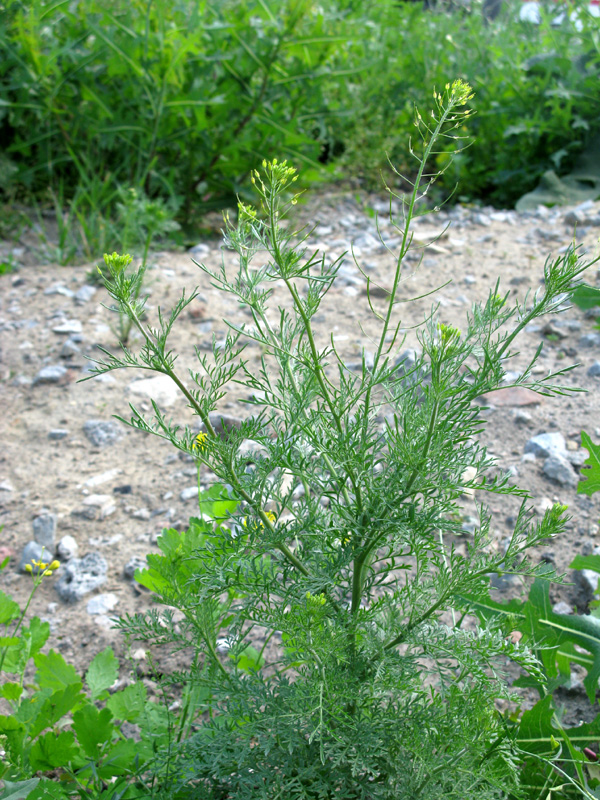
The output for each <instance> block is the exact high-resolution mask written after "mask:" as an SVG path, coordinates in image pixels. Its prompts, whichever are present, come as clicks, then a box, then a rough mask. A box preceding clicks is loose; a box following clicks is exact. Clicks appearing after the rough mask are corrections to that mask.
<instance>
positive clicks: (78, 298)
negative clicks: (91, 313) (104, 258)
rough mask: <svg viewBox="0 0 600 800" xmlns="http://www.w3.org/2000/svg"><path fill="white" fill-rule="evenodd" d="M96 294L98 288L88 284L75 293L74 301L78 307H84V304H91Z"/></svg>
mask: <svg viewBox="0 0 600 800" xmlns="http://www.w3.org/2000/svg"><path fill="white" fill-rule="evenodd" d="M95 294H96V287H95V286H90V285H89V284H87V283H86V284H84V285H83V286H81V287H80V288H79V289H78V290H77V291H76V292H75V294H74V295H73V299H74V300H75V302H76V303H77V304H78V305H83V304H84V303H89V301H90V300H91V299H92V297H93V296H94V295H95Z"/></svg>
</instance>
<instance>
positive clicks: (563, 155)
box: [0, 0, 600, 261]
mask: <svg viewBox="0 0 600 800" xmlns="http://www.w3.org/2000/svg"><path fill="white" fill-rule="evenodd" d="M517 6H518V4H517V5H515V4H514V3H512V4H511V3H508V4H507V5H506V6H505V8H504V10H503V12H502V14H501V16H500V17H499V18H498V19H496V20H494V21H493V22H491V23H486V21H485V19H484V17H483V15H482V12H481V7H480V6H479V5H477V4H474V5H473V7H472V8H471V9H460V8H459V9H456V8H455V9H448V7H447V6H440V7H439V8H437V9H434V10H431V9H430V10H426V9H423V8H422V6H421V4H420V3H400V2H397V0H394V2H392V0H381V2H378V3H362V2H356V0H321V2H315V1H314V0H278V2H273V0H195V2H188V0H153V2H147V0H132V2H129V3H122V2H120V0H88V2H85V3H74V2H71V0H58V2H56V0H27V2H23V0H5V1H4V3H2V4H0V47H1V48H2V52H3V59H2V63H1V64H0V97H1V98H2V99H1V100H0V195H1V197H2V198H3V201H4V203H5V204H6V205H8V204H11V207H14V202H15V201H21V202H22V203H24V204H25V205H27V206H29V207H31V206H32V204H36V205H37V207H38V209H39V210H41V211H44V210H45V211H47V210H48V209H51V210H54V211H55V212H56V216H57V221H58V223H59V228H60V234H61V239H62V244H61V252H60V254H59V258H60V260H63V261H68V260H70V259H71V260H72V259H73V258H76V257H79V256H81V255H84V256H85V257H87V258H94V257H97V256H98V255H100V254H101V252H102V251H103V250H106V249H109V247H114V244H113V240H114V237H113V233H114V230H115V229H114V228H113V224H114V223H115V222H117V221H118V223H119V228H122V227H123V223H122V219H120V218H119V207H121V208H122V207H123V205H124V198H126V197H128V194H127V193H128V192H129V191H130V190H131V189H133V190H134V191H135V192H136V194H137V197H138V198H139V199H140V202H143V201H144V200H148V201H159V202H160V210H161V213H163V215H164V213H165V212H166V213H167V214H168V216H170V218H171V219H176V220H177V221H178V222H179V223H181V224H183V226H184V230H183V233H182V234H180V236H181V237H182V239H183V241H185V240H186V237H192V238H193V235H192V231H194V230H197V225H198V222H199V220H200V219H201V216H202V214H203V213H205V212H206V211H207V210H208V209H220V208H223V207H225V206H235V198H236V196H241V197H242V198H244V197H245V198H246V199H249V197H250V196H251V195H252V191H251V184H250V182H249V175H250V171H251V170H252V169H253V168H256V167H257V166H258V163H259V160H261V159H262V158H263V157H264V156H265V155H266V156H277V157H280V158H281V157H287V158H289V159H290V160H292V161H293V162H294V163H296V164H298V165H302V167H303V169H302V174H303V178H304V180H305V181H306V182H307V183H314V181H315V179H317V178H319V179H324V178H332V177H333V178H334V177H335V176H336V174H338V169H339V170H343V174H344V175H346V176H348V175H350V176H351V177H353V178H355V179H356V180H358V181H359V182H360V185H362V186H363V187H365V188H371V186H375V185H379V170H380V169H381V168H382V167H383V168H385V167H386V159H387V156H389V157H390V159H391V160H392V161H393V162H394V164H395V165H396V166H397V167H398V168H399V169H400V171H403V170H408V172H409V174H410V172H411V171H412V172H414V169H415V165H414V162H413V161H412V160H411V157H410V154H409V150H408V146H407V142H408V137H409V135H410V134H411V133H414V127H413V110H414V106H415V104H416V105H419V107H420V108H423V109H427V108H428V106H429V104H430V97H431V87H432V86H437V87H439V88H441V87H443V86H444V85H445V84H446V83H448V82H449V81H450V82H451V81H452V80H454V79H455V78H462V79H464V80H466V81H468V82H469V83H470V84H471V85H472V86H473V87H474V89H475V100H474V108H475V110H476V112H477V114H476V116H475V119H474V122H473V124H472V126H470V129H469V133H470V134H472V135H473V138H474V141H475V143H474V145H473V147H471V148H470V149H469V150H467V151H466V152H465V153H463V154H462V155H461V156H460V157H459V158H458V159H457V160H456V161H455V162H454V164H453V166H452V169H451V170H450V171H449V172H448V173H447V174H446V175H445V176H444V178H443V179H442V181H441V184H440V185H441V188H442V191H443V192H444V193H445V194H446V195H447V194H449V193H450V192H451V191H452V190H453V189H454V186H455V185H456V183H457V181H458V182H460V189H459V192H458V194H457V196H458V197H460V198H462V199H480V200H482V201H485V202H490V203H493V204H497V205H511V204H512V203H514V201H515V200H516V199H517V198H518V197H519V196H520V195H522V194H523V193H524V192H526V191H529V190H530V189H532V188H533V187H534V186H535V185H536V182H537V180H538V178H539V176H540V175H541V174H542V173H543V172H544V171H545V170H546V169H548V168H553V169H557V170H559V171H560V170H566V169H568V168H569V166H570V165H571V164H572V162H573V160H574V158H575V157H576V155H577V153H578V152H579V151H581V149H582V148H583V147H584V146H585V145H586V143H587V142H588V141H589V139H590V137H591V136H592V135H593V134H594V133H595V132H597V131H598V130H599V129H600V95H599V93H598V92H597V86H598V64H599V57H600V56H599V38H598V30H597V22H595V21H594V20H593V19H592V20H591V21H590V20H588V19H586V14H585V13H582V15H581V18H582V20H583V26H580V27H581V30H579V31H578V30H577V29H576V26H574V25H573V23H571V22H569V21H568V20H566V21H565V22H564V23H563V24H562V25H561V26H559V27H556V26H553V25H552V18H553V17H554V16H555V14H554V11H553V12H552V13H550V12H549V13H548V14H547V15H545V16H544V19H543V20H542V22H541V24H539V25H535V24H532V23H525V22H521V21H519V20H518V18H517V10H516V9H517ZM445 164H446V157H445V155H444V154H443V153H442V154H440V156H439V157H438V163H437V166H438V167H443V166H445ZM339 174H341V172H340V173H339ZM121 216H122V214H121ZM5 217H6V215H5ZM0 233H1V231H0ZM140 239H141V240H142V241H141V244H142V245H143V240H144V236H143V235H141V237H140Z"/></svg>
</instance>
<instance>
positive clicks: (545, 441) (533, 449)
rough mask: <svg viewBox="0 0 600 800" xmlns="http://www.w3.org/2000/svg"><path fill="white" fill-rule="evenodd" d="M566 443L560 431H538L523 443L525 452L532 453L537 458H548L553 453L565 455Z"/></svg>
mask: <svg viewBox="0 0 600 800" xmlns="http://www.w3.org/2000/svg"><path fill="white" fill-rule="evenodd" d="M566 451H567V443H566V442H565V437H564V436H563V435H562V433H540V434H538V435H537V436H532V437H531V439H530V440H529V441H528V442H527V444H526V445H525V449H524V452H525V453H533V454H534V456H536V457H537V458H548V457H549V456H553V455H561V456H563V457H564V456H565V454H566Z"/></svg>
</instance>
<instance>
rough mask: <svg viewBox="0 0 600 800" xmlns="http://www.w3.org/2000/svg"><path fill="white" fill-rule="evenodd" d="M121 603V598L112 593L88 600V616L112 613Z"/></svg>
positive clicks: (98, 595)
mask: <svg viewBox="0 0 600 800" xmlns="http://www.w3.org/2000/svg"><path fill="white" fill-rule="evenodd" d="M118 603H119V598H118V597H117V595H116V594H113V593H112V592H107V593H106V594H97V595H96V596H95V597H92V598H91V599H90V600H88V604H87V612H88V614H106V613H107V612H108V611H112V610H113V608H115V607H116V606H117V605H118Z"/></svg>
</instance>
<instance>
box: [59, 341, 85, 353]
mask: <svg viewBox="0 0 600 800" xmlns="http://www.w3.org/2000/svg"><path fill="white" fill-rule="evenodd" d="M80 353H81V349H80V348H79V347H78V346H77V345H76V344H75V342H74V341H73V339H67V341H66V342H65V343H64V344H63V346H62V347H61V349H60V357H61V358H73V356H77V355H79V354H80Z"/></svg>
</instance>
